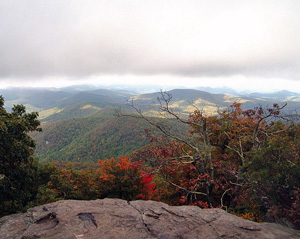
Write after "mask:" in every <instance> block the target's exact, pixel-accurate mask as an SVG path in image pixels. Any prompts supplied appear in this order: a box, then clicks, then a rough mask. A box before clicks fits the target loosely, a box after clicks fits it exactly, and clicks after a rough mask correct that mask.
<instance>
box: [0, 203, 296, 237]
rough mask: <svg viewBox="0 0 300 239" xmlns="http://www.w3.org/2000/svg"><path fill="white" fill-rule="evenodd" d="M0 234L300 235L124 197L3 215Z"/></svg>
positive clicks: (220, 214) (213, 213)
mask: <svg viewBox="0 0 300 239" xmlns="http://www.w3.org/2000/svg"><path fill="white" fill-rule="evenodd" d="M0 238H1V239H6V238H7V239H8V238H13V239H15V238H16V239H37V238H51V239H52V238H53V239H54V238H55V239H57V238H58V239H94V238H101V239H120V238H130V239H134V238H137V239H143V238H145V239H146V238H147V239H150V238H161V239H167V238H178V239H179V238H182V239H183V238H193V239H196V238H205V239H211V238H237V239H242V238H249V239H253V238H255V239H259V238H262V239H264V238H266V239H267V238H268V239H270V238H280V239H286V238H290V239H292V238H300V236H299V234H297V233H296V232H292V231H289V230H280V229H277V228H274V227H272V226H270V225H267V224H258V223H255V222H251V221H247V220H243V219H241V218H239V217H236V216H234V215H231V214H228V213H226V212H225V211H223V210H220V209H206V210H203V209H200V208H198V207H193V206H180V207H174V206H168V205H166V204H164V203H160V202H154V201H132V202H127V201H124V200H120V199H103V200H94V201H75V200H65V201H59V202H55V203H50V204H47V205H43V206H38V207H34V208H31V209H29V210H28V212H27V213H20V214H14V215H10V216H6V217H3V218H1V219H0Z"/></svg>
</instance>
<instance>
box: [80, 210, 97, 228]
mask: <svg viewBox="0 0 300 239" xmlns="http://www.w3.org/2000/svg"><path fill="white" fill-rule="evenodd" d="M77 217H78V218H79V219H80V220H82V221H88V222H91V223H92V224H94V225H95V227H98V225H97V223H96V220H95V218H94V216H93V214H91V213H86V212H82V213H78V214H77Z"/></svg>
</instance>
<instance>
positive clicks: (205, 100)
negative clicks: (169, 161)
mask: <svg viewBox="0 0 300 239" xmlns="http://www.w3.org/2000/svg"><path fill="white" fill-rule="evenodd" d="M168 93H169V94H170V95H171V96H172V99H171V101H170V104H169V105H170V107H171V108H172V110H173V111H174V112H176V113H178V114H179V115H181V116H182V117H186V116H187V115H188V114H189V113H191V112H193V111H194V110H195V109H196V108H198V109H203V110H204V112H205V113H206V114H215V113H216V112H217V111H218V110H222V109H225V108H226V107H228V106H229V105H230V104H232V103H233V102H240V103H243V107H244V108H254V107H257V106H259V105H262V106H266V105H269V106H271V105H272V104H273V103H275V102H276V103H279V104H283V103H285V102H287V103H288V106H287V107H286V112H289V111H291V110H295V109H298V111H299V108H300V96H299V94H297V93H293V92H286V91H284V92H278V93H273V94H261V93H252V94H248V95H243V96H238V95H229V94H212V93H208V92H205V91H201V90H193V89H175V90H171V91H168ZM0 95H3V96H4V97H5V100H6V102H5V107H6V108H10V107H11V106H12V105H13V104H24V105H25V106H26V108H27V111H38V112H39V114H40V120H41V122H42V128H43V132H42V133H34V134H32V136H33V138H34V139H35V140H36V144H37V148H36V154H37V156H38V157H39V158H40V159H41V160H42V161H53V160H62V161H81V162H82V161H93V162H95V161H96V160H97V159H105V158H110V157H118V156H124V155H126V154H130V153H131V152H132V151H133V150H137V149H138V148H140V147H143V146H145V145H147V144H148V139H147V138H146V137H145V133H144V129H145V128H150V126H149V124H147V123H146V122H145V121H142V120H137V119H134V118H120V117H116V116H115V111H116V109H117V108H123V110H125V111H127V112H128V110H130V109H131V108H130V107H129V106H128V105H127V104H126V103H127V100H129V102H132V103H133V104H134V105H135V106H136V107H137V108H138V109H141V111H142V112H143V113H144V114H145V115H147V116H148V117H159V118H160V120H165V122H166V123H167V124H169V125H171V126H172V127H174V128H177V130H178V131H184V130H186V129H183V128H181V129H180V127H182V126H181V125H180V124H178V123H177V122H173V121H170V120H169V121H168V120H166V119H161V118H162V117H161V115H160V114H158V113H157V110H158V107H159V104H158V101H157V98H158V97H161V96H162V95H161V93H160V92H154V93H147V94H135V93H133V92H129V91H123V90H107V89H95V88H93V87H88V86H84V87H82V88H80V87H69V88H64V89H55V90H54V89H18V88H13V89H6V90H0ZM131 113H132V112H131Z"/></svg>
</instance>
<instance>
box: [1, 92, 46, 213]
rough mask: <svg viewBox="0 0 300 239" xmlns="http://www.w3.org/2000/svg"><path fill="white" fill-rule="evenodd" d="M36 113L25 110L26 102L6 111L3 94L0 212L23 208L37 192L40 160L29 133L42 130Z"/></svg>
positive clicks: (11, 211)
mask: <svg viewBox="0 0 300 239" xmlns="http://www.w3.org/2000/svg"><path fill="white" fill-rule="evenodd" d="M37 117H38V113H36V112H33V113H26V111H25V107H24V106H23V105H15V106H14V107H13V108H12V111H11V113H9V112H7V111H6V110H5V109H4V99H3V97H2V96H0V192H1V193H0V216H3V215H6V214H9V213H14V212H17V211H19V210H21V209H22V208H24V206H26V204H27V203H28V202H29V201H30V200H32V199H33V198H34V197H35V194H36V193H37V187H38V185H37V180H35V178H36V175H37V164H38V162H37V160H36V159H35V158H34V157H33V153H34V148H35V143H34V141H33V140H32V139H31V137H30V136H29V135H28V133H29V132H31V131H40V130H41V129H40V128H38V127H39V125H40V122H39V121H38V120H37Z"/></svg>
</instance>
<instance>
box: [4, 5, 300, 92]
mask: <svg viewBox="0 0 300 239" xmlns="http://www.w3.org/2000/svg"><path fill="white" fill-rule="evenodd" d="M81 83H93V84H98V85H104V84H105V85H109V84H112V83H114V84H117V83H118V84H131V85H136V84H158V85H174V86H186V87H196V86H213V87H214V86H215V87H219V86H227V87H232V88H235V89H251V90H261V91H266V90H273V89H289V90H294V91H298V92H300V0H248V1H247V0H119V1H117V0H95V1H91V0H26V1H24V0H1V1H0V88H1V87H5V86H8V85H14V86H21V85H27V86H34V85H36V86H60V85H65V84H81Z"/></svg>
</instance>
